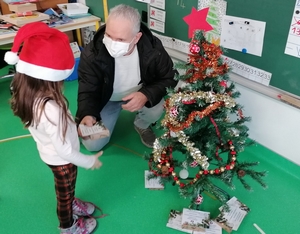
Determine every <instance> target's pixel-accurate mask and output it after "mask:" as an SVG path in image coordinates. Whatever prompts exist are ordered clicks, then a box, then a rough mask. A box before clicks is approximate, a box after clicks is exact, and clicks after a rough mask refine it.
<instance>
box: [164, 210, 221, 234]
mask: <svg viewBox="0 0 300 234" xmlns="http://www.w3.org/2000/svg"><path fill="white" fill-rule="evenodd" d="M181 223H182V212H181V211H178V210H171V211H170V213H169V219H168V222H167V227H169V228H172V229H175V230H178V231H182V232H185V233H193V234H222V228H221V227H220V226H219V225H218V224H217V223H215V222H214V221H212V220H210V221H209V228H205V230H204V231H203V232H197V231H194V230H188V229H183V228H182V227H181Z"/></svg>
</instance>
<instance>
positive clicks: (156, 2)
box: [150, 0, 166, 10]
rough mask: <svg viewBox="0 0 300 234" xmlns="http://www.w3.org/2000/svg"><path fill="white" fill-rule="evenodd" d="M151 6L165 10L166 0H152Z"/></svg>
mask: <svg viewBox="0 0 300 234" xmlns="http://www.w3.org/2000/svg"><path fill="white" fill-rule="evenodd" d="M150 6H153V7H157V8H159V9H162V10H165V8H166V1H165V0H151V1H150Z"/></svg>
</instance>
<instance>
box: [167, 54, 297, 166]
mask: <svg viewBox="0 0 300 234" xmlns="http://www.w3.org/2000/svg"><path fill="white" fill-rule="evenodd" d="M167 51H168V53H169V54H170V56H171V57H172V58H174V59H179V60H182V61H186V58H187V56H186V55H184V54H181V53H178V52H176V51H173V50H169V49H167ZM230 76H231V80H232V81H234V82H235V85H236V89H237V90H238V91H240V93H241V96H240V97H239V98H238V99H237V100H236V101H237V102H238V103H239V104H241V105H243V106H244V110H243V113H244V115H245V116H249V117H251V119H252V120H251V122H249V123H247V126H248V127H249V132H248V133H249V137H250V138H251V139H253V140H255V141H256V142H258V143H259V144H261V145H263V146H265V147H267V148H268V149H270V150H272V151H274V152H275V153H277V154H279V155H281V156H283V157H285V158H286V159H288V160H290V161H292V162H294V163H296V164H298V165H300V153H299V152H300V109H298V108H296V107H293V106H290V105H288V104H286V103H283V102H281V101H279V100H278V98H277V95H278V94H279V93H280V91H279V90H276V89H272V88H268V87H266V86H262V85H258V84H257V83H255V82H253V81H247V80H246V79H244V78H241V77H239V76H237V75H235V74H231V75H230ZM248 87H250V88H248ZM262 93H264V94H262Z"/></svg>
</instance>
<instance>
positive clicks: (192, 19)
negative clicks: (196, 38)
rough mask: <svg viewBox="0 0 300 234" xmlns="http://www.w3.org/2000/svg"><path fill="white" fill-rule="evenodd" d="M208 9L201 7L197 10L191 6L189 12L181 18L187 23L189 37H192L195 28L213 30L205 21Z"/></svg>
mask: <svg viewBox="0 0 300 234" xmlns="http://www.w3.org/2000/svg"><path fill="white" fill-rule="evenodd" d="M208 11H209V7H207V8H203V9H201V10H199V11H197V10H196V8H194V7H193V8H192V11H191V14H189V15H187V16H185V17H183V20H184V21H185V22H186V23H187V24H188V25H189V38H192V37H193V33H194V31H195V30H196V29H198V30H203V31H205V32H207V31H210V30H213V27H212V26H211V25H210V24H209V23H207V21H206V17H207V14H208Z"/></svg>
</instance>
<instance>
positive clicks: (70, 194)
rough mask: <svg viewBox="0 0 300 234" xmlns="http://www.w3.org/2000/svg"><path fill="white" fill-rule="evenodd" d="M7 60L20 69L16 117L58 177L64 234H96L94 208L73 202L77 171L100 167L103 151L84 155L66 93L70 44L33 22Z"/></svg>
mask: <svg viewBox="0 0 300 234" xmlns="http://www.w3.org/2000/svg"><path fill="white" fill-rule="evenodd" d="M22 43H23V46H22V49H21V52H20V53H19V57H18V55H17V53H18V51H19V49H20V47H21V44H22ZM4 59H5V61H6V62H7V63H8V64H16V70H17V73H16V74H15V77H14V79H13V81H12V90H13V95H12V98H11V108H12V110H13V113H14V114H15V115H16V116H18V117H20V119H21V120H22V122H23V124H24V125H25V127H26V128H28V129H29V131H30V133H31V135H32V137H33V138H34V140H35V142H36V144H37V149H38V151H39V154H40V157H41V159H42V160H43V161H44V162H45V163H46V164H47V165H48V166H49V167H50V169H51V170H52V172H53V174H54V180H55V191H56V197H57V215H58V219H59V222H60V226H59V229H60V233H68V234H69V233H76V234H83V233H87V234H88V233H91V232H92V231H93V230H94V229H95V227H96V220H95V219H94V218H92V217H91V214H92V213H93V212H94V210H95V206H94V205H93V204H92V203H88V202H83V201H81V200H79V199H76V198H74V194H75V183H76V177H77V166H81V167H84V168H87V169H96V168H99V167H101V165H102V163H101V162H100V161H99V157H100V156H101V155H102V151H100V152H99V153H97V154H95V155H93V156H87V155H84V154H82V153H80V152H79V146H80V145H79V139H78V136H77V130H76V129H77V128H76V124H75V123H74V121H73V118H72V116H71V114H70V112H69V110H68V102H67V100H66V98H65V97H64V95H63V94H62V86H63V80H64V79H66V78H67V77H68V76H69V75H70V74H71V73H72V71H73V69H74V63H75V60H74V56H73V52H72V50H71V47H70V44H69V39H68V37H67V36H66V35H65V34H64V33H62V32H60V31H58V30H56V29H53V28H49V27H48V26H47V25H46V24H44V23H42V22H35V23H29V24H26V25H25V26H23V27H21V29H20V30H19V31H18V33H17V35H16V37H15V39H14V43H13V47H12V51H10V52H7V53H6V54H5V58H4ZM78 216H89V218H87V219H84V218H83V217H81V218H79V217H78Z"/></svg>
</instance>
